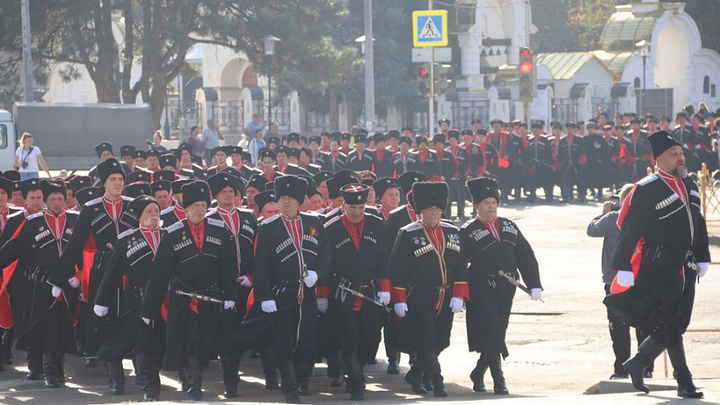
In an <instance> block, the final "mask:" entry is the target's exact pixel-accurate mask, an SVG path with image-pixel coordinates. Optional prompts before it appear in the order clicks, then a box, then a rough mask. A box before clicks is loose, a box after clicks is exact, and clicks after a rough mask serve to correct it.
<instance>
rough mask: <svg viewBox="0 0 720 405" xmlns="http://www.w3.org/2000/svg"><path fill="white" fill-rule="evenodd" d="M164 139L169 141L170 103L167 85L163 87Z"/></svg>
mask: <svg viewBox="0 0 720 405" xmlns="http://www.w3.org/2000/svg"><path fill="white" fill-rule="evenodd" d="M165 139H166V140H167V139H170V102H169V101H168V94H167V85H165Z"/></svg>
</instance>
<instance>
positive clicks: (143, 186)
mask: <svg viewBox="0 0 720 405" xmlns="http://www.w3.org/2000/svg"><path fill="white" fill-rule="evenodd" d="M123 194H125V195H126V196H128V197H130V198H136V197H139V196H141V195H143V194H144V195H152V187H150V183H146V182H144V181H136V182H135V183H130V184H128V185H127V186H125V189H124V190H123Z"/></svg>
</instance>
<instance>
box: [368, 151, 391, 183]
mask: <svg viewBox="0 0 720 405" xmlns="http://www.w3.org/2000/svg"><path fill="white" fill-rule="evenodd" d="M384 151H385V152H383V155H382V159H380V157H379V155H378V153H377V149H376V150H375V151H373V155H374V157H375V174H376V175H377V176H378V179H381V178H383V177H392V175H393V172H394V170H395V168H394V166H393V153H392V151H391V150H389V149H384Z"/></svg>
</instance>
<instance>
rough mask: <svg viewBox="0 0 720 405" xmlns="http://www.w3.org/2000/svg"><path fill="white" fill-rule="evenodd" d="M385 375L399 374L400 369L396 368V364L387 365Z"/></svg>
mask: <svg viewBox="0 0 720 405" xmlns="http://www.w3.org/2000/svg"><path fill="white" fill-rule="evenodd" d="M387 373H388V374H393V375H394V374H400V368H399V367H398V364H397V363H390V364H388V368H387Z"/></svg>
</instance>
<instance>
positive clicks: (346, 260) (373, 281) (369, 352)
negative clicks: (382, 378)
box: [323, 213, 390, 364]
mask: <svg viewBox="0 0 720 405" xmlns="http://www.w3.org/2000/svg"><path fill="white" fill-rule="evenodd" d="M325 229H326V231H327V235H328V240H329V244H330V246H331V247H332V260H331V262H330V271H329V274H328V277H326V278H325V280H326V282H324V283H323V284H324V286H326V287H329V293H330V297H329V302H328V304H329V305H328V312H327V313H328V324H329V325H330V328H331V330H330V331H327V332H328V333H327V335H330V336H329V337H328V339H327V345H326V348H327V352H326V353H328V354H331V353H334V352H335V351H337V350H338V349H340V348H342V349H343V352H346V353H355V352H357V353H358V355H359V356H360V361H361V364H365V363H367V362H368V361H369V360H372V359H374V357H375V349H377V346H378V344H379V343H380V329H381V327H382V325H383V321H384V316H385V311H384V310H383V309H382V308H380V307H379V306H377V305H373V304H371V303H369V302H364V301H360V305H361V307H360V311H359V312H360V314H359V318H358V317H355V316H353V315H354V313H356V312H357V311H353V307H354V306H355V305H356V304H357V303H358V302H357V300H358V298H357V297H355V296H354V295H351V294H350V293H347V292H344V291H342V290H340V289H339V288H338V285H339V284H340V283H344V284H345V285H346V286H347V287H349V288H351V289H353V290H355V291H359V292H361V293H362V294H363V295H365V296H366V297H368V298H371V299H375V296H376V295H377V293H378V291H380V280H383V279H388V276H387V274H386V270H387V269H386V267H385V264H386V261H385V255H384V254H383V251H384V246H383V245H384V242H383V239H384V232H383V220H382V219H380V218H378V217H376V216H374V215H371V214H367V213H366V214H365V224H364V225H363V231H362V239H360V249H357V248H356V247H355V244H354V243H353V241H352V240H351V239H350V236H349V235H348V231H347V229H346V228H345V226H344V225H343V222H342V217H335V218H333V219H331V220H330V221H329V222H327V223H326V224H325ZM386 287H387V288H388V289H387V290H385V291H387V292H390V290H389V285H388V286H386ZM357 319H359V322H357V321H356V320H357Z"/></svg>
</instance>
